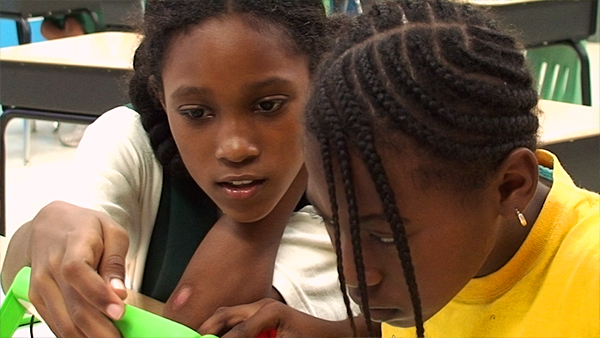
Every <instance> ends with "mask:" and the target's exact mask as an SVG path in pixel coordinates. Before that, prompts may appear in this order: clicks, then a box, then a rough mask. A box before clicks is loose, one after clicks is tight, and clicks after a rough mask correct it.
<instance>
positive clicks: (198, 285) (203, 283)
mask: <svg viewBox="0 0 600 338" xmlns="http://www.w3.org/2000/svg"><path fill="white" fill-rule="evenodd" d="M306 180H307V173H306V169H305V168H302V169H301V171H300V172H299V173H298V176H297V177H296V179H295V181H294V182H293V183H292V186H291V187H290V188H289V190H288V191H287V193H286V194H285V195H284V196H283V198H282V200H281V201H280V203H279V204H278V205H277V206H276V207H275V209H274V210H273V211H272V212H271V213H270V214H269V215H268V216H267V217H265V218H264V219H262V220H260V221H257V222H254V223H244V224H241V223H237V222H235V221H234V220H232V219H230V218H228V217H227V216H224V217H222V218H221V219H220V220H219V221H218V222H217V223H216V224H215V225H214V226H213V228H212V229H211V230H210V232H209V233H208V234H207V235H206V237H205V238H204V240H203V241H202V243H200V245H199V247H198V249H197V250H196V252H195V253H194V256H193V257H192V259H191V261H190V262H189V264H188V267H187V268H186V270H185V272H184V274H183V276H182V277H181V279H180V281H179V284H178V285H177V287H176V289H175V291H174V292H173V294H172V295H171V297H170V298H169V300H168V301H167V303H166V306H165V308H164V312H163V314H164V315H165V316H166V317H167V318H170V319H173V320H175V321H178V322H180V323H183V324H185V325H187V326H189V327H192V328H195V329H196V328H198V327H199V326H200V324H202V323H203V322H204V320H206V319H207V318H208V317H210V316H211V315H212V314H213V313H214V312H215V310H216V309H217V308H219V307H222V306H233V305H239V304H246V303H251V302H255V301H258V300H260V299H263V298H265V297H269V296H270V294H271V292H272V287H271V285H272V282H273V269H274V266H275V257H276V255H277V250H278V248H279V243H280V241H281V237H282V234H283V231H284V229H285V227H286V225H287V222H288V220H289V218H290V216H291V214H292V212H293V210H294V208H295V206H296V205H297V203H298V201H299V200H300V198H301V197H302V195H303V194H304V191H305V188H306Z"/></svg>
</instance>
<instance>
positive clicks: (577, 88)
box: [527, 42, 591, 105]
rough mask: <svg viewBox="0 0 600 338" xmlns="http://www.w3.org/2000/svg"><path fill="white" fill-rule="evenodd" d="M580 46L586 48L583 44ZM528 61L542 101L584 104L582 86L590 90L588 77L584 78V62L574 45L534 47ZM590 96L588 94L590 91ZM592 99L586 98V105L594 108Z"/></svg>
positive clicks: (529, 50) (528, 52)
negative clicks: (582, 65) (582, 68)
mask: <svg viewBox="0 0 600 338" xmlns="http://www.w3.org/2000/svg"><path fill="white" fill-rule="evenodd" d="M577 44H578V45H580V46H581V48H585V46H584V45H583V44H584V42H577ZM586 55H587V54H586ZM527 59H528V60H529V63H530V65H531V70H532V73H533V75H534V77H535V78H536V79H537V88H536V89H537V90H538V92H539V93H540V97H541V98H543V99H546V100H553V101H560V102H567V103H574V104H582V103H583V101H584V99H583V93H582V85H583V83H585V85H584V87H586V88H589V87H590V84H589V83H586V81H585V80H586V79H587V81H589V77H587V78H586V79H582V75H581V64H582V62H581V61H580V59H579V55H578V54H577V52H576V51H575V50H574V48H573V47H572V46H570V45H568V44H564V43H561V44H554V45H548V46H542V47H532V48H529V49H528V50H527ZM588 63H589V61H588ZM588 73H589V70H588ZM587 94H588V95H589V91H588V93H587ZM589 100H590V98H589V97H587V98H586V100H585V101H586V103H587V104H586V105H591V103H590V102H589Z"/></svg>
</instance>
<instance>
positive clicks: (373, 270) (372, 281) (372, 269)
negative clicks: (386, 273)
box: [341, 234, 383, 289]
mask: <svg viewBox="0 0 600 338" xmlns="http://www.w3.org/2000/svg"><path fill="white" fill-rule="evenodd" d="M352 242H353V241H352V240H351V239H350V238H347V237H345V236H344V235H343V234H342V236H341V246H342V261H343V262H342V266H343V268H344V276H345V277H346V286H347V287H348V288H349V289H358V285H359V282H358V272H357V268H356V263H355V260H354V257H355V255H358V254H359V252H360V253H361V254H362V258H363V259H362V261H363V264H364V275H365V283H366V286H367V287H372V286H376V285H378V284H379V283H381V282H382V280H383V274H382V273H381V271H380V270H379V268H378V267H377V266H376V265H374V264H373V263H374V260H373V259H372V257H370V254H369V252H368V250H363V248H362V247H361V248H357V249H356V250H355V249H354V247H353V246H352Z"/></svg>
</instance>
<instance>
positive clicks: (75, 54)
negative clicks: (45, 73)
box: [0, 32, 140, 70]
mask: <svg viewBox="0 0 600 338" xmlns="http://www.w3.org/2000/svg"><path fill="white" fill-rule="evenodd" d="M139 42H140V41H139V36H138V35H137V34H135V33H129V32H102V33H93V34H85V35H80V36H74V37H70V38H64V39H56V40H49V41H42V42H36V43H30V44H26V45H19V46H11V47H4V48H0V60H2V61H14V62H22V63H40V64H46V65H63V66H87V67H96V68H109V69H124V70H131V69H132V61H133V54H134V52H135V49H136V48H137V46H138V44H139Z"/></svg>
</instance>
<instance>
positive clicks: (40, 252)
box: [29, 202, 129, 337]
mask: <svg viewBox="0 0 600 338" xmlns="http://www.w3.org/2000/svg"><path fill="white" fill-rule="evenodd" d="M32 224H33V225H32V226H33V229H32V230H31V231H32V235H31V237H30V243H35V245H32V246H31V247H30V248H29V252H30V258H31V268H32V279H31V286H30V297H31V300H32V303H33V304H34V306H35V307H36V309H38V312H39V313H40V315H41V316H42V317H43V319H44V320H45V321H46V322H47V323H48V325H49V326H50V328H51V329H52V330H53V331H54V332H55V333H57V335H58V336H62V337H120V334H119V332H118V330H117V329H116V328H115V326H114V325H113V324H112V322H111V321H110V318H113V319H120V318H121V317H122V314H123V311H124V304H123V299H124V298H125V297H126V291H125V287H124V284H123V280H124V276H125V268H124V267H125V263H124V262H125V256H126V253H127V249H128V245H129V239H128V236H127V233H126V232H125V231H124V230H123V228H122V227H120V226H119V225H118V224H116V223H114V222H113V221H112V220H111V219H110V218H109V217H108V216H106V215H104V214H102V213H100V212H97V211H94V210H90V209H84V208H80V207H76V206H74V205H69V204H67V203H64V202H62V203H52V204H51V205H49V206H47V207H45V208H44V212H40V213H38V215H37V216H36V218H34V221H32ZM107 316H109V317H107Z"/></svg>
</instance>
